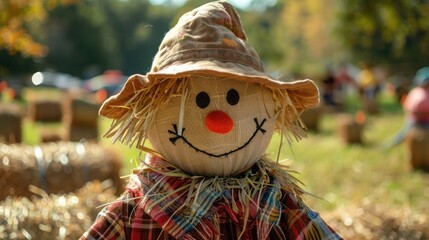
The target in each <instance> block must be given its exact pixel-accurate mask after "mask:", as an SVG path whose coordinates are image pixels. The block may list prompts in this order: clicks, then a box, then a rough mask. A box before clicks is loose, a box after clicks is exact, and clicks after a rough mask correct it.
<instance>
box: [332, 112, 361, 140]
mask: <svg viewBox="0 0 429 240" xmlns="http://www.w3.org/2000/svg"><path fill="white" fill-rule="evenodd" d="M363 129H364V124H363V123H358V122H356V120H355V118H354V116H352V115H348V114H341V115H339V116H338V119H337V132H338V135H339V136H340V138H341V140H342V141H343V142H344V143H346V144H354V143H357V144H362V143H363V140H362V134H363Z"/></svg>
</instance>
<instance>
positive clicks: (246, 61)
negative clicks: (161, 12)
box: [100, 1, 319, 118]
mask: <svg viewBox="0 0 429 240" xmlns="http://www.w3.org/2000/svg"><path fill="white" fill-rule="evenodd" d="M246 39H247V38H246V34H245V33H244V30H243V28H242V24H241V21H240V17H239V16H238V14H237V12H236V10H235V9H234V8H233V6H232V5H231V4H230V3H228V2H226V1H218V2H211V3H208V4H205V5H203V6H201V7H199V8H196V9H194V10H192V11H190V12H188V13H186V14H184V15H183V16H182V17H181V18H180V19H179V21H178V23H177V25H176V26H175V27H173V28H172V29H171V30H170V31H169V32H168V33H167V34H166V35H165V37H164V39H163V41H162V43H161V45H160V47H159V51H158V53H157V54H156V56H155V58H154V61H153V64H152V68H151V70H150V72H148V73H147V74H146V76H143V75H134V76H132V77H131V79H133V78H139V79H140V82H138V83H136V84H137V85H147V84H156V83H158V82H159V79H165V78H175V79H177V78H180V77H186V76H191V75H193V74H209V75H214V76H219V77H230V78H233V79H236V80H240V81H247V82H254V83H260V84H262V85H264V86H266V87H269V88H276V89H286V90H288V91H291V92H295V93H296V95H297V96H296V97H297V98H299V102H300V103H301V104H302V107H303V108H308V107H311V106H313V105H315V104H317V103H318V101H319V95H318V90H317V88H316V86H315V84H314V83H313V82H312V81H309V80H299V81H294V82H282V81H278V80H276V79H274V78H272V77H271V76H269V75H268V74H267V73H266V72H265V69H264V65H263V63H262V62H261V60H260V58H259V56H258V54H257V53H256V51H255V50H254V49H253V47H251V46H250V45H249V44H248V43H247V42H246ZM133 85H135V84H133ZM134 87H137V86H134ZM134 87H131V88H130V89H128V88H126V87H125V88H124V89H122V91H121V92H120V93H119V94H118V95H116V96H114V97H112V98H110V99H108V100H107V101H106V102H105V103H104V104H103V107H102V108H101V110H100V113H101V115H104V116H106V117H113V118H115V116H117V115H121V113H123V112H124V111H126V110H125V109H123V108H121V107H118V106H121V105H122V103H123V102H124V100H125V99H128V98H129V96H130V95H132V94H133V93H134V92H135V90H136V89H135V88H134ZM128 91H131V92H128ZM115 106H116V107H115ZM112 108H116V110H115V111H112ZM299 108H301V107H300V106H299ZM117 111H119V112H117Z"/></svg>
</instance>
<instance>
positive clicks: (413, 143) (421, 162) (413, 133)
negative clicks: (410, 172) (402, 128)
mask: <svg viewBox="0 0 429 240" xmlns="http://www.w3.org/2000/svg"><path fill="white" fill-rule="evenodd" d="M406 144H407V147H408V155H409V159H410V160H409V161H410V165H411V167H412V168H413V169H414V170H423V171H425V172H429V148H428V146H429V129H427V128H426V129H425V128H419V127H414V128H412V129H411V130H410V131H409V133H408V136H407V139H406Z"/></svg>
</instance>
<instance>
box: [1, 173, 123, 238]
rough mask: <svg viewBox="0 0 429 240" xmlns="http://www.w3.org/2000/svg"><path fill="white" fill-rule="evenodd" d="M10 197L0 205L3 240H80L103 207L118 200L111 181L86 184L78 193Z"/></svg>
mask: <svg viewBox="0 0 429 240" xmlns="http://www.w3.org/2000/svg"><path fill="white" fill-rule="evenodd" d="M33 189H34V191H35V192H38V193H39V194H40V196H39V197H33V198H32V199H31V200H30V199H28V198H26V197H21V198H16V197H8V198H6V199H5V200H4V201H2V202H0V239H78V238H79V237H80V236H81V235H82V234H83V233H84V232H85V230H86V229H88V228H89V227H90V226H91V224H92V223H93V222H94V220H95V218H96V216H97V213H98V212H99V211H100V208H99V207H100V206H101V205H102V204H105V203H108V202H112V201H114V200H115V199H116V198H117V197H116V196H115V194H114V192H115V189H114V187H113V186H112V182H111V181H110V180H106V181H104V182H99V181H93V182H89V183H87V184H86V185H85V186H84V187H83V188H81V189H79V190H78V191H77V192H76V193H69V194H67V195H54V194H51V195H48V194H46V193H44V192H43V191H41V190H40V189H37V188H34V187H33Z"/></svg>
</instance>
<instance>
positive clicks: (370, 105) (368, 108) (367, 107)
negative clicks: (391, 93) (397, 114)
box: [363, 98, 380, 115]
mask: <svg viewBox="0 0 429 240" xmlns="http://www.w3.org/2000/svg"><path fill="white" fill-rule="evenodd" d="M363 109H364V112H366V113H367V114H368V115H377V114H379V113H380V106H379V103H378V101H377V99H368V98H366V99H365V100H364V101H363Z"/></svg>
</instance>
